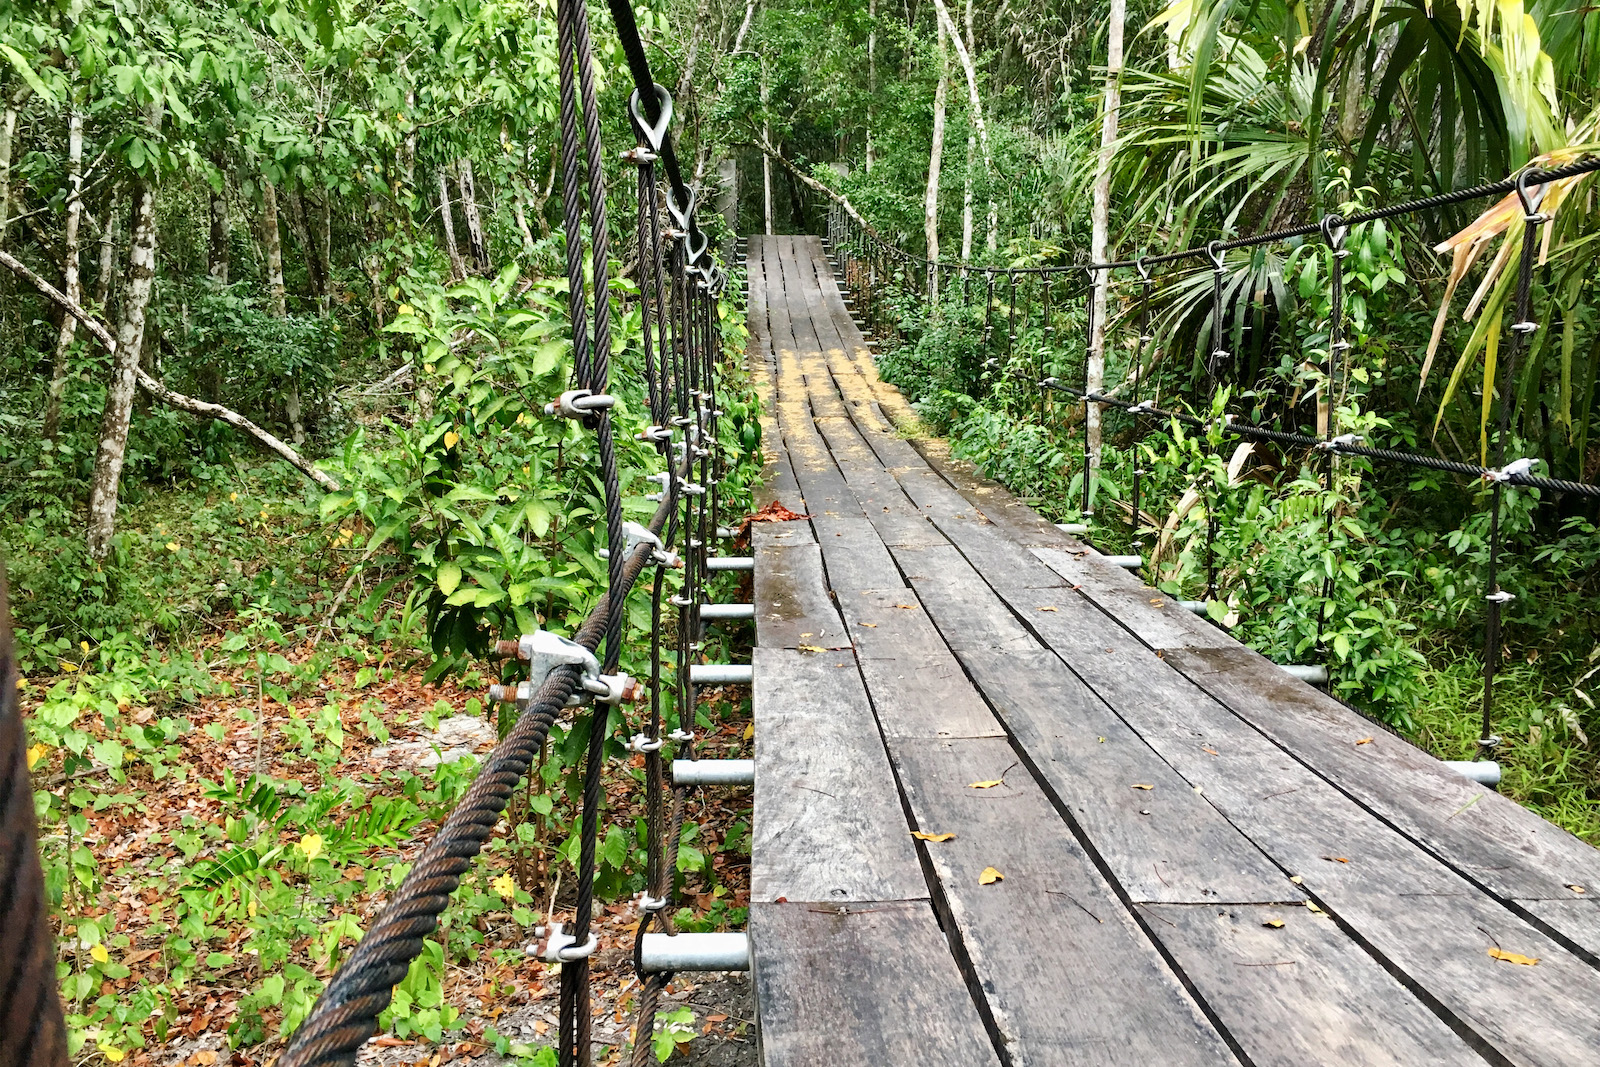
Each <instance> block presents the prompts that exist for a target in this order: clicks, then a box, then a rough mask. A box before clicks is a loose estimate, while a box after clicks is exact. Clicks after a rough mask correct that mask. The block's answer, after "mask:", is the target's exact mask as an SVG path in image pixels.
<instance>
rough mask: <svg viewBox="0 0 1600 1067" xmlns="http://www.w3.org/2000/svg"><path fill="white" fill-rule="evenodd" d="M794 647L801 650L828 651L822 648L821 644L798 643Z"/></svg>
mask: <svg viewBox="0 0 1600 1067" xmlns="http://www.w3.org/2000/svg"><path fill="white" fill-rule="evenodd" d="M796 647H797V648H799V649H800V651H801V652H826V651H828V650H827V649H825V648H823V647H822V646H821V645H798V646H796Z"/></svg>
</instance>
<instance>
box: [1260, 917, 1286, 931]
mask: <svg viewBox="0 0 1600 1067" xmlns="http://www.w3.org/2000/svg"><path fill="white" fill-rule="evenodd" d="M1261 925H1262V926H1270V927H1272V928H1273V929H1274V930H1281V929H1283V920H1282V919H1268V920H1267V921H1266V922H1264V923H1262V924H1261Z"/></svg>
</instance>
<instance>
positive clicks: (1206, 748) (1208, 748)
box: [1200, 745, 1221, 756]
mask: <svg viewBox="0 0 1600 1067" xmlns="http://www.w3.org/2000/svg"><path fill="white" fill-rule="evenodd" d="M1200 751H1201V752H1209V753H1211V754H1212V755H1213V756H1220V755H1221V753H1220V752H1218V751H1217V750H1216V749H1214V748H1212V747H1211V746H1210V745H1201V746H1200Z"/></svg>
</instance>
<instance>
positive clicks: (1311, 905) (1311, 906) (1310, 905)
mask: <svg viewBox="0 0 1600 1067" xmlns="http://www.w3.org/2000/svg"><path fill="white" fill-rule="evenodd" d="M1306 910H1307V911H1309V912H1310V913H1311V914H1313V915H1326V914H1328V913H1327V912H1325V911H1323V910H1322V909H1321V908H1319V907H1317V902H1316V901H1314V900H1308V901H1306Z"/></svg>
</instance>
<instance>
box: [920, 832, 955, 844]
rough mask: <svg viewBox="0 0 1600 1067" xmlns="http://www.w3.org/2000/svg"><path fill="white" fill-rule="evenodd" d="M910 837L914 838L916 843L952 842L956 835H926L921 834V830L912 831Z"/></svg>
mask: <svg viewBox="0 0 1600 1067" xmlns="http://www.w3.org/2000/svg"><path fill="white" fill-rule="evenodd" d="M911 836H912V837H914V838H916V839H917V840H918V841H953V840H955V836H956V835H955V834H927V833H923V832H922V831H921V830H913V831H911Z"/></svg>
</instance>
